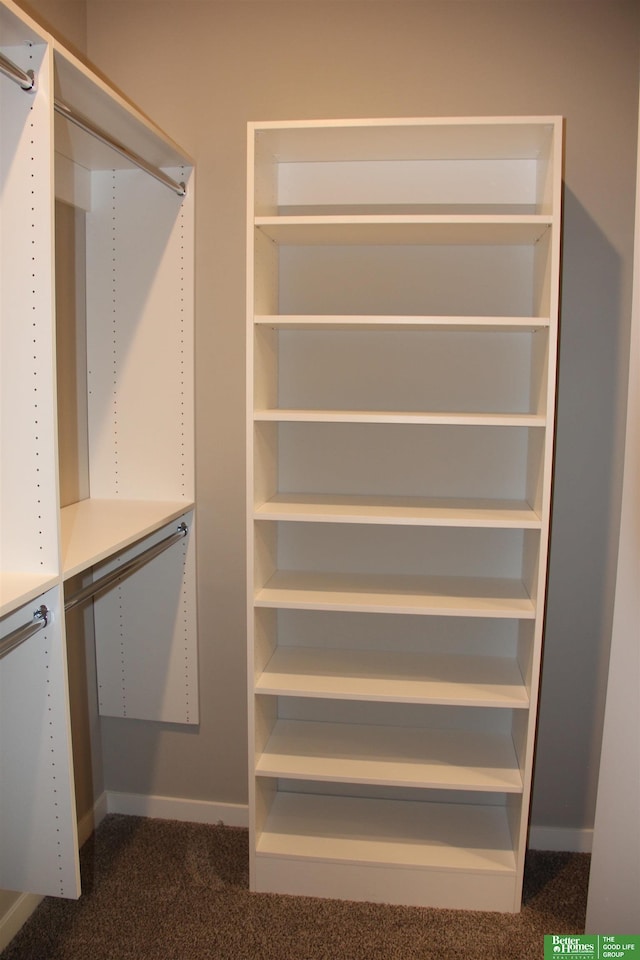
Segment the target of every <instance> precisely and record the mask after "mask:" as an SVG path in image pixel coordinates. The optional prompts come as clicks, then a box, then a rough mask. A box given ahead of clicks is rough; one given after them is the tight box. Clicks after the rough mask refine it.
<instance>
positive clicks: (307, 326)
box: [254, 313, 549, 333]
mask: <svg viewBox="0 0 640 960" xmlns="http://www.w3.org/2000/svg"><path fill="white" fill-rule="evenodd" d="M254 323H255V324H256V327H263V326H266V327H272V328H273V329H279V330H394V331H395V332H396V333H398V332H403V331H407V330H414V331H415V330H441V331H449V332H451V331H455V330H457V331H466V332H476V333H479V332H480V331H483V332H485V333H498V332H505V331H510V332H516V331H520V332H522V333H535V332H536V331H537V330H539V329H546V328H548V326H549V319H548V318H545V317H535V318H534V317H491V318H490V319H489V318H486V317H471V316H470V317H456V316H451V317H446V316H443V317H438V316H401V315H398V316H388V317H385V316H383V315H381V316H375V315H371V316H366V315H363V316H355V315H352V314H344V315H342V316H340V315H336V316H332V315H331V314H328V315H322V314H318V315H316V316H314V315H313V314H273V313H272V314H256V315H255V317H254Z"/></svg>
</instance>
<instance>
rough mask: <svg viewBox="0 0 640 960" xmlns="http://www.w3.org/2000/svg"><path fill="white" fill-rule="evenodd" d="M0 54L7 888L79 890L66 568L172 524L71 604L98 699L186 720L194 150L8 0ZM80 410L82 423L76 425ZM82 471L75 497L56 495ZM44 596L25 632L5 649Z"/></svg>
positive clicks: (92, 567)
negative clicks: (59, 267) (69, 267)
mask: <svg viewBox="0 0 640 960" xmlns="http://www.w3.org/2000/svg"><path fill="white" fill-rule="evenodd" d="M0 54H1V55H2V64H1V66H2V71H1V72H2V75H0V109H1V111H2V139H1V147H0V151H1V152H0V165H1V166H0V174H1V182H2V211H1V217H0V225H1V227H0V229H1V233H0V254H1V269H2V275H1V284H0V287H1V308H2V313H1V317H0V320H1V336H2V349H1V351H0V357H1V362H2V380H1V384H0V389H1V401H2V424H1V431H0V453H1V459H2V474H1V480H2V489H1V511H2V517H1V523H0V617H1V624H0V628H1V629H0V654H1V655H0V690H1V697H0V731H1V734H0V763H1V765H2V770H3V776H2V778H1V780H0V887H2V888H5V889H11V890H16V891H24V892H31V893H40V894H53V895H62V896H72V897H73V896H78V894H79V892H80V879H79V871H78V857H77V848H78V840H77V828H76V813H75V801H74V787H73V769H72V759H71V757H72V755H71V732H72V731H71V721H70V713H69V695H68V680H67V655H66V647H67V642H68V641H69V640H70V639H71V638H69V637H67V633H66V630H65V607H67V606H69V605H70V603H72V602H73V600H74V597H75V596H76V591H77V590H78V583H79V581H81V583H82V585H88V584H90V583H91V582H94V583H95V582H97V580H98V578H99V577H102V576H103V574H105V572H108V573H111V572H112V571H114V570H116V569H119V568H120V567H122V566H123V565H124V564H127V563H128V562H129V561H130V560H132V559H134V558H137V557H139V556H140V555H141V554H142V553H145V554H146V552H147V550H148V549H149V548H151V547H155V546H156V545H157V544H159V543H160V542H161V541H164V540H165V539H166V540H167V541H169V539H170V538H171V543H172V545H171V546H170V547H169V546H167V548H166V549H165V550H163V551H162V553H161V555H158V556H157V557H155V556H154V558H153V559H150V560H149V562H148V563H146V564H145V565H144V566H142V567H141V568H140V569H137V570H136V572H132V573H131V574H130V575H128V576H127V578H126V579H122V580H118V581H117V582H114V585H113V586H111V587H110V589H109V590H108V591H106V592H99V593H97V594H96V597H95V599H88V600H85V601H83V602H93V604H94V621H95V633H96V645H97V661H98V687H99V701H100V709H101V712H102V713H103V714H106V715H115V716H121V717H138V718H144V719H155V720H163V721H171V722H176V723H190V724H192V723H196V722H197V720H198V698H197V629H196V611H195V535H194V529H193V518H194V477H193V372H192V371H193V208H194V175H193V163H192V161H191V160H190V158H189V157H188V156H187V155H186V154H185V153H184V152H183V151H182V150H181V149H180V148H179V147H178V146H177V145H176V144H175V143H173V142H172V141H171V140H170V139H169V138H168V137H166V135H165V134H164V133H162V131H160V130H159V129H158V128H156V127H155V126H154V125H153V124H152V123H151V122H150V121H149V120H147V119H146V118H145V117H144V116H143V115H142V114H141V113H139V112H138V111H137V110H136V109H135V108H134V107H132V106H131V104H130V103H129V102H127V101H125V100H124V99H123V98H122V97H121V96H120V94H118V93H117V92H116V91H115V90H113V89H112V88H111V87H110V86H109V85H108V83H107V82H105V81H104V80H103V79H102V78H101V77H98V76H97V75H95V74H94V73H93V72H92V71H91V70H90V69H89V68H88V67H86V66H85V65H84V64H82V63H81V62H80V61H79V60H77V59H76V58H75V57H74V56H73V55H72V54H71V53H69V52H68V51H67V50H65V49H64V48H63V47H62V46H61V45H60V44H59V43H58V42H57V41H56V40H55V39H54V38H53V37H51V36H50V35H49V34H48V33H47V32H46V31H45V30H43V29H42V28H41V27H39V26H38V25H37V24H36V23H35V22H34V21H32V20H31V19H30V18H29V17H28V16H27V15H26V14H25V13H24V12H23V11H22V10H20V9H19V8H18V7H17V6H16V5H15V4H13V3H12V0H2V3H1V4H0ZM16 71H17V74H18V77H17V78H16ZM28 71H31V72H32V74H33V77H34V80H35V82H34V84H33V88H32V89H31V90H27V89H26V87H27V86H28V85H29V84H28V76H27V82H26V83H25V82H20V75H23V78H24V76H25V75H27V72H28ZM5 74H6V75H5ZM16 79H17V81H18V82H13V80H16ZM21 87H22V89H21ZM87 119H88V125H89V127H91V128H93V127H95V128H97V129H98V134H99V135H98V136H96V135H95V131H94V132H91V131H90V130H88V129H87V122H86V121H87ZM54 158H55V160H54ZM180 183H182V184H184V188H182V187H180V185H179V184H180ZM167 187H169V189H167ZM60 204H62V205H67V206H69V205H70V206H72V207H73V208H75V210H76V211H77V215H78V216H79V217H81V218H82V221H83V228H82V231H81V232H80V233H79V236H81V237H82V242H78V245H77V249H74V250H73V251H71V257H72V259H74V261H75V263H76V267H75V269H76V270H77V271H78V272H81V273H82V282H81V283H80V282H79V283H78V289H79V290H80V289H81V288H82V291H83V292H82V297H81V299H82V301H83V303H82V304H81V305H80V313H81V317H71V318H69V317H67V316H66V315H65V314H64V312H61V311H60V309H58V315H57V316H56V296H55V291H56V256H57V254H61V255H62V256H63V257H68V256H69V254H70V251H69V250H64V249H63V250H57V249H56V244H55V240H54V238H55V234H56V231H55V230H54V226H55V224H56V216H60V217H61V213H60V211H61V209H62V208H61V207H60ZM74 216H75V214H74ZM85 241H86V242H85ZM79 265H81V266H79ZM79 279H80V278H79ZM60 286H62V282H60ZM85 294H86V296H85ZM85 299H86V305H85V303H84V300H85ZM85 306H86V310H85V309H84V308H85ZM69 323H71V325H72V326H74V325H77V327H78V329H79V328H80V327H82V343H83V344H84V343H85V341H86V368H85V367H84V363H85V361H84V356H85V351H84V349H78V350H77V351H76V352H77V355H78V356H82V358H83V360H82V363H83V370H82V376H78V377H77V382H78V383H80V384H86V391H81V393H80V395H78V396H70V395H69V391H71V390H75V379H74V378H73V377H67V376H62V377H61V376H60V374H59V373H58V376H56V353H57V352H58V353H59V354H60V353H62V352H64V351H65V350H66V349H67V345H68V343H69V337H68V336H67V331H66V328H67V326H68V324H69ZM71 339H73V337H72V338H71ZM56 341H57V342H56ZM68 366H69V369H71V367H72V366H73V364H72V363H71V362H70V365H68ZM62 369H67V368H63V367H61V366H60V364H58V371H60V370H62ZM72 380H74V383H73V384H72V382H71V381H72ZM80 406H82V407H83V411H84V422H85V423H86V425H87V428H86V437H85V436H84V433H83V430H82V427H75V426H74V425H73V424H72V423H71V422H70V421H71V419H72V418H71V417H70V416H69V411H70V410H72V409H75V407H80ZM74 429H75V430H76V432H77V435H76V436H75V437H74V436H72V437H71V441H72V442H67V440H68V437H67V434H69V433H72V432H73V430H74ZM63 434H64V442H62V440H60V442H59V437H61V436H62V435H63ZM70 450H71V451H73V456H72V458H71V459H70V454H69V451H70ZM77 472H78V473H79V472H82V473H83V474H86V483H84V484H79V485H76V486H78V488H80V487H83V488H84V492H83V493H82V494H81V496H78V497H77V498H76V499H75V500H74V499H73V498H72V499H71V502H70V501H69V498H68V497H67V494H66V492H68V490H69V489H72V488H73V487H74V484H69V483H67V482H66V481H67V478H68V477H69V476H71V475H72V474H74V473H77ZM63 490H64V491H66V492H65V493H63V492H62V491H63ZM183 523H184V524H186V532H185V531H183V530H182V528H181V530H180V533H181V534H182V536H180V537H176V538H175V540H176V542H175V545H174V543H173V540H174V538H173V536H172V535H173V534H174V533H175V532H176V531H177V528H178V526H179V525H180V524H183ZM178 539H179V542H177V541H178ZM155 552H156V551H154V553H155ZM158 552H159V551H158ZM72 581H73V582H72ZM43 606H44V607H46V610H47V613H46V617H44V618H40V619H39V620H38V619H36V620H35V621H34V623H33V627H34V629H33V631H32V632H31V635H30V636H28V637H27V638H26V639H24V640H23V641H22V642H21V643H20V644H19V645H18V646H13V644H8V643H5V644H4V645H3V640H4V641H6V640H7V638H10V639H12V640H13V639H14V635H15V634H16V631H17V632H19V633H20V634H21V636H22V631H21V628H22V627H23V626H27V625H29V624H30V623H31V621H32V620H33V618H34V612H38V613H39V612H40V610H41V607H43ZM45 621H46V622H45ZM26 632H27V633H30V631H29V630H27V631H26ZM7 647H10V649H7Z"/></svg>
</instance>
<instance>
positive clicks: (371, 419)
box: [254, 408, 546, 427]
mask: <svg viewBox="0 0 640 960" xmlns="http://www.w3.org/2000/svg"><path fill="white" fill-rule="evenodd" d="M254 419H255V420H256V421H271V422H276V423H407V424H431V425H445V426H452V427H455V426H475V427H544V426H545V424H546V417H545V416H543V415H542V414H538V413H471V412H469V413H450V412H445V411H442V412H435V411H433V412H426V411H425V412H420V411H406V410H405V411H402V410H397V411H396V410H292V409H288V410H287V409H281V408H271V409H258V410H256V411H255V412H254Z"/></svg>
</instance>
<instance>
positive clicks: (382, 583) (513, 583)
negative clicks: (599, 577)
mask: <svg viewBox="0 0 640 960" xmlns="http://www.w3.org/2000/svg"><path fill="white" fill-rule="evenodd" d="M255 604H256V606H258V607H274V608H276V609H287V608H288V609H299V610H305V609H306V610H342V611H349V610H351V611H354V612H360V613H373V612H379V613H396V614H404V613H407V614H421V615H426V616H451V617H492V618H499V617H507V618H509V619H514V618H516V619H525V620H527V619H533V618H534V617H535V604H534V601H533V600H532V599H531V598H530V596H529V594H528V593H527V590H526V588H525V586H524V584H523V583H522V582H521V581H520V580H509V579H506V578H482V577H476V578H469V577H450V578H446V577H416V576H408V575H407V576H398V575H395V576H392V575H391V574H378V575H373V574H371V575H357V574H342V575H340V574H325V573H306V572H294V571H291V570H287V571H277V572H276V573H274V575H273V576H272V577H271V578H270V579H269V580H268V582H267V583H266V584H265V585H264V586H263V587H262V588H260V589H258V590H257V591H256V595H255Z"/></svg>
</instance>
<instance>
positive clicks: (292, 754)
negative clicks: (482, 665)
mask: <svg viewBox="0 0 640 960" xmlns="http://www.w3.org/2000/svg"><path fill="white" fill-rule="evenodd" d="M256 774H257V775H258V776H266V777H284V778H290V779H300V780H313V781H330V782H333V783H366V784H387V785H391V786H400V787H418V788H433V789H442V790H478V791H486V792H500V793H521V792H522V777H521V775H520V770H519V768H518V762H517V758H516V754H515V749H514V746H513V741H512V739H511V736H510V735H505V734H500V733H495V732H487V731H479V730H473V729H470V728H468V729H463V730H429V729H426V728H424V727H415V728H412V727H404V726H402V727H385V726H382V725H380V724H374V725H370V724H355V723H351V724H347V723H326V722H324V723H315V722H312V721H304V720H278V721H277V723H276V724H275V727H274V729H273V731H272V733H271V736H270V737H269V740H268V742H267V744H266V746H265V748H264V750H262V752H261V753H260V754H259V756H258V757H257V759H256Z"/></svg>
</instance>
